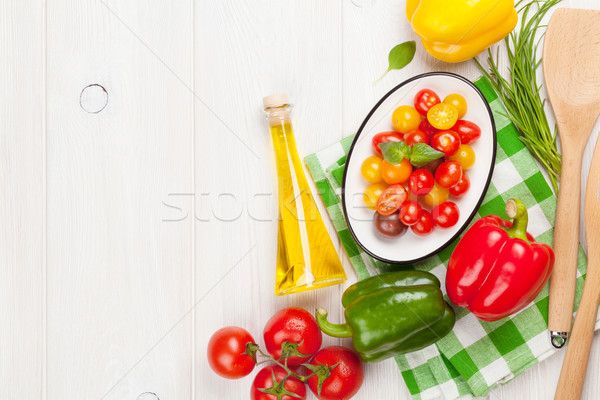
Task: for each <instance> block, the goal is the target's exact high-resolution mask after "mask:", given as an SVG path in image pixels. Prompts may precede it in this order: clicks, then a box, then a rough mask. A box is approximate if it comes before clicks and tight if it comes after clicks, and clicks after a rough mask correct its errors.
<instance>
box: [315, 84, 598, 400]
mask: <svg viewBox="0 0 600 400" xmlns="http://www.w3.org/2000/svg"><path fill="white" fill-rule="evenodd" d="M475 85H476V86H477V87H478V88H479V89H480V90H481V91H482V92H483V94H484V96H485V98H486V100H487V101H488V103H489V104H490V107H491V109H492V111H493V114H494V120H495V123H496V129H497V134H498V149H497V155H496V167H495V170H494V175H493V177H492V182H491V184H490V187H489V189H488V191H487V194H486V196H485V198H484V200H483V203H482V205H481V207H480V208H479V211H478V214H477V215H476V216H475V218H474V221H475V220H477V219H479V218H480V217H484V216H486V215H490V214H496V215H500V216H504V217H505V214H504V207H505V202H506V200H508V199H509V198H514V197H516V198H519V199H521V200H522V201H523V202H524V203H525V205H526V206H527V207H528V211H529V229H528V230H529V232H531V233H532V234H533V235H534V236H535V237H536V239H537V240H538V241H541V242H544V243H548V244H552V238H553V226H554V217H555V212H556V197H555V196H554V194H553V192H552V190H551V189H550V187H549V186H548V183H547V182H546V180H545V179H544V177H543V175H542V173H541V172H540V170H539V168H538V166H537V164H536V163H535V161H534V159H533V157H532V155H531V154H530V153H529V151H528V150H527V149H526V148H525V146H524V145H523V143H522V142H521V141H520V140H519V137H518V132H517V130H516V128H515V126H514V125H513V124H512V123H511V122H510V121H509V120H508V119H507V118H506V117H505V116H504V115H503V114H506V111H505V109H504V107H503V105H502V103H501V102H500V100H499V99H498V97H497V95H496V93H495V92H494V90H493V89H492V87H491V85H490V83H489V81H487V79H485V78H483V77H481V78H479V79H478V80H477V81H475ZM484 134H485V133H484ZM353 138H354V136H350V137H347V138H345V139H343V140H342V141H341V142H339V143H337V144H335V145H333V146H331V147H329V148H326V149H324V150H322V151H320V152H317V153H316V154H312V155H310V156H308V157H306V158H305V161H306V164H307V167H308V169H309V171H310V173H311V175H312V177H313V179H314V181H315V183H316V186H317V190H318V192H319V194H320V195H321V197H322V199H323V202H324V203H325V206H326V207H327V211H328V213H329V216H330V217H331V219H332V220H333V223H334V226H335V229H336V230H337V233H338V235H339V237H340V240H341V242H342V244H343V246H344V248H345V250H346V253H347V254H348V256H349V257H350V262H351V263H352V265H353V267H354V269H355V270H356V272H357V274H358V277H359V279H364V278H367V277H369V276H371V275H374V274H378V273H381V272H385V271H389V270H393V269H394V268H398V267H394V266H391V265H388V264H385V263H382V262H380V261H377V260H374V259H372V258H371V257H369V256H368V255H367V254H365V253H364V252H363V251H361V249H360V248H359V247H358V245H357V244H356V243H355V242H354V240H353V239H352V236H351V235H350V232H349V231H348V227H347V225H346V222H345V220H344V216H343V213H342V207H341V204H340V183H341V181H342V174H343V169H344V163H345V160H346V155H347V154H348V149H349V147H350V144H351V143H352V140H353ZM455 245H456V242H455V243H453V244H452V245H451V246H448V247H447V248H446V249H444V250H443V251H442V252H440V253H439V254H437V255H435V256H432V257H430V258H429V259H427V260H425V261H421V262H419V263H416V264H414V265H413V267H414V268H417V269H420V270H425V271H430V272H432V273H433V274H435V275H436V276H437V277H438V278H440V280H441V281H442V282H444V278H445V274H446V265H447V263H448V259H449V258H450V255H451V254H452V251H453V249H454V247H455ZM586 267H587V260H586V257H585V254H584V253H583V251H582V249H581V248H580V250H579V259H578V274H577V293H576V306H578V304H579V299H580V297H581V291H582V289H583V281H584V277H585V271H586ZM403 268H406V267H403ZM442 286H443V285H442ZM454 309H455V311H456V317H457V321H456V325H455V327H454V330H453V331H452V332H451V333H449V334H448V335H446V336H445V337H444V338H442V339H441V340H439V341H438V342H437V343H436V344H434V345H432V346H429V347H427V348H425V349H423V350H421V351H417V352H413V353H410V354H406V355H403V356H398V357H396V362H397V364H398V367H399V368H400V371H401V373H402V377H403V378H404V382H405V383H406V386H407V387H408V389H409V391H410V393H411V395H412V396H413V398H414V399H436V398H440V397H441V398H445V399H455V398H458V397H462V396H466V397H470V396H483V395H485V394H486V393H487V392H488V391H489V390H490V389H491V388H493V387H494V386H496V385H497V384H499V383H504V382H507V381H509V380H511V379H512V378H514V377H515V376H517V375H519V374H520V373H521V372H523V371H525V370H526V369H527V368H529V367H531V366H532V365H535V364H537V363H538V362H540V361H541V360H543V359H545V358H547V357H549V356H550V355H552V354H553V353H554V352H555V350H554V349H553V347H552V346H551V345H550V340H549V335H548V331H547V323H548V286H547V285H546V287H545V288H544V290H542V292H541V293H540V294H539V296H538V297H537V298H536V299H535V301H534V302H533V303H532V304H530V305H529V306H528V307H527V308H525V309H524V310H522V311H520V312H519V313H518V314H516V315H512V316H510V317H508V318H504V319H502V320H500V321H496V322H484V321H480V320H478V319H477V318H475V316H474V315H473V314H471V313H470V312H468V311H467V310H465V309H463V308H459V307H454ZM598 327H599V324H598V322H597V323H596V329H598Z"/></svg>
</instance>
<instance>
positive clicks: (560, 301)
mask: <svg viewBox="0 0 600 400" xmlns="http://www.w3.org/2000/svg"><path fill="white" fill-rule="evenodd" d="M543 66H544V77H545V80H546V88H547V90H548V95H549V98H550V103H551V104H552V109H553V110H554V115H555V116H556V122H557V125H558V133H559V137H560V142H561V147H562V173H561V179H560V188H559V193H558V205H557V210H556V227H555V232H554V252H555V254H556V262H555V265H554V271H553V272H552V276H551V278H550V310H549V316H548V317H549V321H548V329H549V330H550V332H551V335H552V344H553V345H554V347H557V348H559V347H562V346H563V345H564V341H565V340H566V337H567V335H568V332H570V330H571V318H572V316H573V301H574V297H575V279H576V276H577V250H578V244H579V203H580V201H581V159H582V157H583V151H584V149H585V145H586V143H587V141H588V138H589V136H590V132H591V130H592V128H593V126H594V122H595V121H596V119H597V118H598V115H599V114H600V11H592V10H575V9H569V8H562V9H558V10H556V11H555V12H554V15H553V16H552V18H551V19H550V22H549V24H548V29H547V30H546V37H545V39H544V54H543Z"/></svg>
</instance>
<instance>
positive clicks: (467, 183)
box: [449, 171, 471, 197]
mask: <svg viewBox="0 0 600 400" xmlns="http://www.w3.org/2000/svg"><path fill="white" fill-rule="evenodd" d="M470 187H471V180H470V179H469V176H468V175H467V173H466V172H465V171H463V173H462V175H461V177H460V180H459V181H458V183H456V185H454V186H452V187H451V188H450V189H449V190H450V194H452V195H453V196H455V197H460V196H462V195H463V194H465V193H467V192H468V191H469V188H470Z"/></svg>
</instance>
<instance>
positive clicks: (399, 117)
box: [392, 106, 421, 133]
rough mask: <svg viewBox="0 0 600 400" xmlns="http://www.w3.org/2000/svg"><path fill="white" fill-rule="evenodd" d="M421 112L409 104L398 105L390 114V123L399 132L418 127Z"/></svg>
mask: <svg viewBox="0 0 600 400" xmlns="http://www.w3.org/2000/svg"><path fill="white" fill-rule="evenodd" d="M420 123H421V114H419V113H418V112H417V110H415V109H414V108H413V107H411V106H400V107H398V108H396V109H395V110H394V113H393V114H392V125H394V129H396V130H397V131H398V132H400V133H407V132H410V131H412V130H414V129H417V128H418V127H419V124H420Z"/></svg>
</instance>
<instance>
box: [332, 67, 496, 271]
mask: <svg viewBox="0 0 600 400" xmlns="http://www.w3.org/2000/svg"><path fill="white" fill-rule="evenodd" d="M439 75H441V76H448V77H451V78H455V79H458V80H461V81H463V82H465V83H467V84H468V85H469V86H471V87H472V88H473V89H474V90H475V92H476V93H477V94H478V95H479V97H481V99H482V100H483V103H484V104H485V107H486V109H487V111H488V116H489V118H490V121H491V123H492V136H493V141H492V144H493V149H492V157H491V165H490V168H489V173H488V177H487V180H486V182H485V185H484V187H483V191H482V192H481V196H480V197H479V200H478V201H477V204H476V205H475V207H474V208H473V211H472V212H471V215H469V217H468V218H467V219H466V221H465V223H464V224H463V225H462V226H461V227H460V228H459V229H458V231H457V232H456V234H455V235H453V236H452V237H451V238H450V239H449V240H448V241H446V243H444V244H443V245H441V246H439V247H438V248H437V249H435V250H433V251H432V252H430V253H427V254H426V255H424V256H422V257H418V258H415V259H412V260H402V261H398V260H388V259H386V258H383V257H380V256H378V255H376V254H374V253H373V252H371V251H370V250H369V249H367V248H366V247H365V246H364V245H363V244H362V243H361V242H360V240H358V238H357V236H356V233H355V232H354V229H353V228H352V225H351V224H350V221H349V217H348V212H347V211H346V193H345V192H346V173H347V172H348V169H347V168H344V175H343V177H342V209H343V211H344V219H345V220H346V225H347V226H348V230H349V231H350V234H351V235H352V238H353V239H354V241H355V242H356V243H357V244H358V245H359V246H360V248H361V249H363V251H364V252H365V253H367V254H368V255H370V256H371V257H373V258H375V259H377V260H379V261H383V262H385V263H387V264H394V265H402V264H413V263H416V262H419V261H423V260H424V259H426V258H429V257H431V256H434V255H436V254H438V253H439V252H441V251H442V250H444V249H445V248H446V247H448V246H449V245H450V244H451V243H452V242H454V241H455V240H456V238H458V237H459V236H460V235H461V234H462V233H463V232H464V230H465V228H466V227H467V226H468V225H469V223H470V222H471V220H472V219H473V217H475V214H477V211H478V210H479V207H480V206H481V203H482V202H483V199H484V197H485V195H486V193H487V190H488V188H489V186H490V182H491V181H492V175H493V174H494V167H495V165H496V150H497V146H498V142H497V135H496V124H495V122H494V115H493V114H492V109H491V108H490V105H489V103H488V102H487V100H486V98H485V96H484V95H483V93H481V90H479V88H478V87H477V86H475V84H474V83H473V82H471V81H470V80H468V79H467V78H465V77H464V76H461V75H458V74H454V73H451V72H426V73H423V74H419V75H415V76H413V77H412V78H409V79H407V80H405V81H403V82H402V83H400V84H399V85H397V86H396V87H394V88H393V89H392V90H390V91H389V92H387V93H386V94H385V95H384V96H383V97H382V98H381V99H380V100H379V101H378V102H377V104H375V106H373V108H371V111H369V113H368V114H367V116H366V117H365V119H364V120H363V122H362V124H361V125H360V127H359V128H358V132H356V136H355V137H354V140H353V141H352V144H351V145H350V148H349V149H348V155H347V156H346V164H347V163H348V160H349V159H350V157H351V156H352V151H353V150H354V145H355V144H356V143H357V142H358V139H359V138H360V135H361V134H362V131H363V129H364V128H365V126H366V125H367V122H368V121H369V119H370V118H371V116H372V115H373V114H374V113H375V110H377V109H378V108H379V106H380V105H381V104H382V103H383V102H384V101H385V100H386V99H387V98H388V97H390V96H391V95H392V93H394V92H395V91H397V90H398V89H400V88H401V87H403V86H405V85H407V84H409V83H410V82H413V81H416V80H418V79H421V78H425V77H428V76H439Z"/></svg>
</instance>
